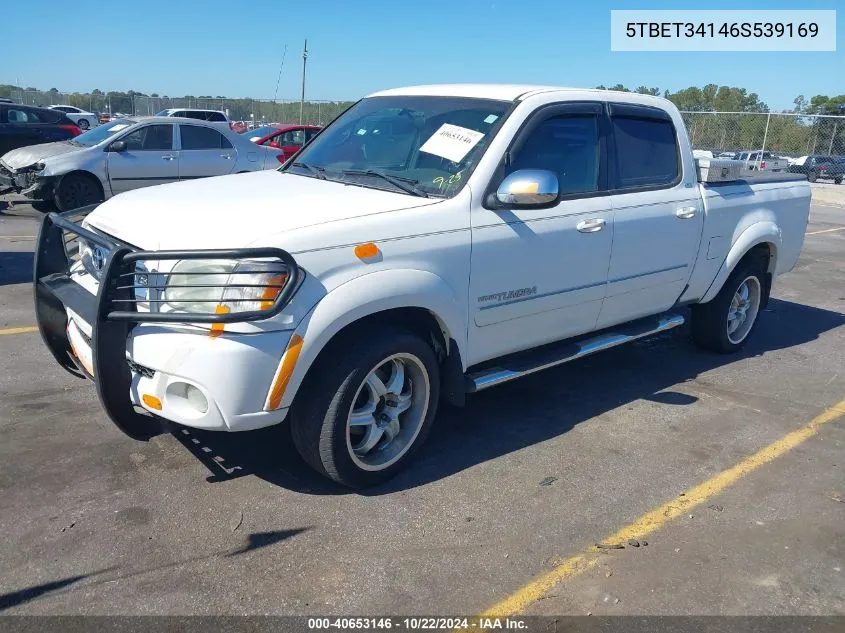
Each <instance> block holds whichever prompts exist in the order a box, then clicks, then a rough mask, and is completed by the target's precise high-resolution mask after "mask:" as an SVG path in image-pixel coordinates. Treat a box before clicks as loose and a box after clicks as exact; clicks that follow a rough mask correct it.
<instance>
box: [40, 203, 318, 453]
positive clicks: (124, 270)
mask: <svg viewBox="0 0 845 633" xmlns="http://www.w3.org/2000/svg"><path fill="white" fill-rule="evenodd" d="M96 207H97V205H91V206H89V207H83V208H80V209H75V210H73V211H69V212H67V213H62V214H58V213H50V214H48V215H46V216H45V217H44V220H43V221H42V223H41V230H40V232H39V235H38V244H37V247H36V250H35V270H34V277H35V283H34V286H35V287H34V295H35V297H34V298H35V315H36V319H37V321H38V328H39V330H40V332H41V337H42V338H43V340H44V343H45V344H46V346H47V348H48V349H49V350H50V351H51V352H52V354H53V356H54V357H55V358H56V360H57V361H58V363H59V364H60V365H61V366H62V367H64V368H65V369H67V371H69V372H70V373H72V374H73V375H75V376H78V377H80V378H91V379H92V380H93V382H94V383H95V384H96V387H97V394H98V396H99V398H100V401H101V402H102V404H103V407H104V408H105V410H106V412H107V413H108V415H109V417H110V418H111V419H112V421H114V423H115V424H116V425H117V426H118V427H119V428H120V429H121V430H122V431H123V432H124V433H126V434H127V435H129V436H130V437H133V438H135V439H141V440H146V439H149V438H150V437H152V436H153V435H157V434H158V433H160V432H161V424H156V423H155V420H154V419H153V420H151V418H150V417H149V415H147V414H142V413H139V412H138V411H136V410H135V405H133V403H132V401H131V399H130V397H129V394H130V388H131V385H132V372H131V370H130V367H129V364H128V363H127V359H126V340H127V338H128V336H129V332H130V330H131V329H132V328H133V327H134V325H135V324H136V323H142V322H158V323H162V322H164V323H212V324H214V323H237V322H246V321H257V320H263V319H268V318H271V317H273V316H274V315H276V314H278V313H279V312H280V311H281V310H282V309H284V307H285V305H287V303H288V302H289V301H290V300H291V298H292V297H293V294H294V293H295V292H296V289H297V287H298V285H299V283H300V282H301V281H302V278H303V273H302V271H300V270H299V268H298V267H297V265H296V262H295V260H294V259H293V257H292V256H291V255H290V254H289V253H287V252H286V251H284V250H282V249H278V248H241V249H227V250H201V251H200V250H186V251H138V250H135V249H133V248H130V247H129V246H127V245H126V244H123V243H121V242H119V241H117V240H115V239H113V238H110V237H109V236H105V235H102V234H100V233H97V232H95V231H92V230H90V229H87V228H84V227H82V226H80V224H79V223H81V221H82V220H83V219H84V218H85V216H87V215H88V214H89V213H90V212H91V211H93V210H94V209H95V208H96ZM78 238H82V239H83V240H85V241H86V242H89V243H90V244H93V245H96V246H99V247H101V248H102V249H104V250H105V251H106V252H107V253H108V255H107V256H106V259H105V263H104V264H103V266H102V270H101V272H100V283H99V289H98V293H97V296H96V297H95V296H93V295H92V294H91V293H90V292H88V291H87V290H86V289H85V288H83V287H82V286H80V285H79V284H77V283H76V282H75V281H73V280H72V279H71V278H70V268H71V266H72V265H74V263H75V262H77V261H79V259H80V257H81V253H80V248H79V239H78ZM189 259H226V260H250V261H253V260H256V259H257V260H270V261H277V262H280V263H281V265H282V266H284V268H285V269H286V270H287V271H288V272H287V276H286V277H284V279H282V280H280V281H279V282H278V283H277V284H273V285H271V286H270V287H271V288H273V289H277V288H278V289H279V293H278V295H277V296H276V297H275V299H274V300H273V303H272V305H271V306H270V307H269V309H267V310H260V311H258V310H255V311H249V312H231V313H214V314H189V313H186V312H155V311H151V312H141V311H138V309H137V308H138V305H139V304H140V303H147V302H148V300H147V299H141V298H139V296H138V294H139V289H141V288H144V289H146V290H148V287H147V286H146V285H143V284H141V283H140V281H139V277H140V276H142V275H139V272H138V270H137V269H136V268H135V267H136V265H137V262H142V261H163V260H189ZM156 274H160V273H156ZM187 285H188V286H192V287H208V285H202V284H187ZM219 285H220V287H221V288H222V287H224V286H225V284H219ZM236 285H237V284H236ZM212 286H213V287H216V285H212ZM263 287H265V288H266V287H267V286H263ZM230 301H231V300H230ZM209 303H211V300H209ZM67 309H70V310H71V311H73V312H74V313H76V314H78V315H79V316H80V317H81V318H82V319H84V320H85V321H86V322H88V323H89V324H90V325H91V328H92V336H91V352H92V360H93V370H94V372H93V375H91V374H89V373H88V371H87V370H86V369H85V367H84V366H83V364H82V363H81V361H80V360H79V359H78V357H77V355H76V353H75V352H74V350H73V347H72V345H71V343H70V340H69V337H68V333H67V329H68V317H67Z"/></svg>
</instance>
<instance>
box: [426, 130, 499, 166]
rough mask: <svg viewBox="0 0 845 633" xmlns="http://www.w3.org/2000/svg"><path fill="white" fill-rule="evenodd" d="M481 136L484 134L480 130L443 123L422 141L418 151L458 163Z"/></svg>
mask: <svg viewBox="0 0 845 633" xmlns="http://www.w3.org/2000/svg"><path fill="white" fill-rule="evenodd" d="M483 138H484V134H482V133H481V132H476V131H475V130H468V129H467V128H465V127H460V126H458V125H451V124H449V123H444V124H443V125H441V126H440V129H439V130H437V131H436V132H435V133H434V134H432V135H431V136H430V137H429V139H428V140H427V141H426V142H425V143H423V146H422V147H420V151H421V152H426V153H427V154H434V155H435V156H440V157H441V158H446V159H448V160H451V161H452V162H453V163H458V162H460V161H462V160H463V159H464V156H466V155H467V154H469V151H470V150H471V149H472V148H473V147H475V146H476V145H478V142H479V141H480V140H481V139H483Z"/></svg>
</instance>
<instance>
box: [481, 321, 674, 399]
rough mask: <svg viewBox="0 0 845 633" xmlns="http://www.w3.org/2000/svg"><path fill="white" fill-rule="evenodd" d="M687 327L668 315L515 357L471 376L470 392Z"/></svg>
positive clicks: (635, 322)
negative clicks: (681, 326)
mask: <svg viewBox="0 0 845 633" xmlns="http://www.w3.org/2000/svg"><path fill="white" fill-rule="evenodd" d="M683 324H684V317H682V316H681V315H680V314H668V315H663V316H660V317H653V318H649V319H642V320H639V321H634V322H632V323H628V324H626V325H624V326H621V327H619V328H617V329H616V330H614V331H606V332H603V333H601V334H599V335H597V336H594V337H592V338H588V339H583V340H580V341H574V342H570V343H562V344H560V345H557V346H545V347H543V348H540V349H539V350H537V351H531V352H523V353H520V354H518V355H514V356H513V357H511V358H512V360H511V361H508V362H505V363H503V366H500V367H489V368H486V369H482V370H480V371H478V372H473V373H470V374H469V375H468V376H467V391H468V392H470V393H472V392H474V391H481V390H482V389H487V388H488V387H494V386H496V385H498V384H501V383H503V382H507V381H509V380H513V379H514V378H521V377H522V376H527V375H529V374H533V373H535V372H538V371H541V370H543V369H548V368H549V367H554V366H555V365H561V364H563V363H568V362H569V361H571V360H575V359H576V358H581V357H583V356H589V355H590V354H595V353H596V352H601V351H602V350H606V349H609V348H611V347H616V346H617V345H622V344H623V343H629V342H630V341H635V340H637V339H638V338H643V337H646V336H651V335H652V334H657V333H659V332H665V331H666V330H671V329H672V328H676V327H678V326H679V325H683Z"/></svg>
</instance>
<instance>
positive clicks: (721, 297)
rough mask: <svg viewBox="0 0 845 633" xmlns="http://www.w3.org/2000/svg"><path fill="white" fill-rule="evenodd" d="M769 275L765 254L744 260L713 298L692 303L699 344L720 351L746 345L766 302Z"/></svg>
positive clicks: (693, 323)
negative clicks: (762, 256) (767, 273)
mask: <svg viewBox="0 0 845 633" xmlns="http://www.w3.org/2000/svg"><path fill="white" fill-rule="evenodd" d="M766 279H767V275H766V265H765V260H764V259H763V258H760V257H758V258H748V259H746V260H744V261H742V262H740V264H739V265H738V266H737V267H736V269H735V270H734V271H733V272H732V273H731V274H730V276H729V277H728V279H727V281H725V285H724V286H722V289H721V290H720V291H719V294H717V295H716V296H715V297H714V298H713V300H712V301H709V302H708V303H700V304H697V305H694V306H693V307H692V338H693V341H694V342H695V344H696V345H698V346H699V347H702V348H704V349H708V350H710V351H713V352H718V353H720V354H733V353H735V352H738V351H739V350H740V349H742V347H743V346H744V345H745V343H746V341H748V338H749V337H750V336H751V333H752V331H753V330H754V327H755V326H756V325H757V321H758V318H759V316H760V312H761V311H762V309H763V306H764V305H765V304H766V299H767V294H768V289H767V287H766Z"/></svg>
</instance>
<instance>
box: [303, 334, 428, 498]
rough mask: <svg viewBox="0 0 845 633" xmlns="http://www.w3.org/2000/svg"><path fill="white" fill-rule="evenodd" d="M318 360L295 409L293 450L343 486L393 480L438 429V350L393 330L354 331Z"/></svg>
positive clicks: (363, 485) (361, 485)
mask: <svg viewBox="0 0 845 633" xmlns="http://www.w3.org/2000/svg"><path fill="white" fill-rule="evenodd" d="M317 363H318V364H316V365H315V366H314V367H312V369H311V372H310V374H309V378H308V379H307V380H306V383H304V384H303V386H302V391H301V392H300V393H299V394H298V395H297V399H296V402H295V403H294V406H293V409H292V411H291V433H292V436H293V442H294V445H295V446H296V448H297V450H298V451H299V453H300V455H302V457H303V459H304V460H305V461H306V462H307V463H308V464H309V465H310V466H311V467H312V468H314V469H315V470H316V471H317V472H320V473H322V474H324V475H326V476H327V477H329V478H331V479H333V480H334V481H336V482H338V483H340V484H342V485H344V486H348V487H350V488H365V487H369V486H374V485H376V484H380V483H382V482H384V481H387V480H388V479H390V478H391V477H393V476H394V475H395V474H396V473H397V472H398V471H399V470H401V469H402V468H404V467H405V466H406V465H407V464H408V462H409V461H410V459H411V457H412V455H413V454H414V453H415V452H416V450H417V449H418V448H419V447H420V445H422V443H423V442H424V441H425V438H426V436H427V435H428V433H429V431H430V430H431V424H432V421H433V420H434V416H435V414H436V412H437V402H438V400H439V395H440V372H439V366H438V363H437V358H436V356H435V354H434V350H433V349H432V348H431V346H430V345H428V344H427V343H426V342H425V341H423V340H422V339H421V338H419V337H418V336H416V335H415V334H412V333H411V332H409V331H407V330H404V329H401V328H397V327H392V326H389V327H381V328H380V329H379V330H378V331H376V332H372V331H366V330H358V331H356V332H355V333H354V334H347V335H346V336H344V337H343V338H342V339H340V340H339V341H338V342H337V343H336V344H333V345H332V347H331V350H330V353H328V354H324V355H323V356H322V358H321V359H318V361H317Z"/></svg>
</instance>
